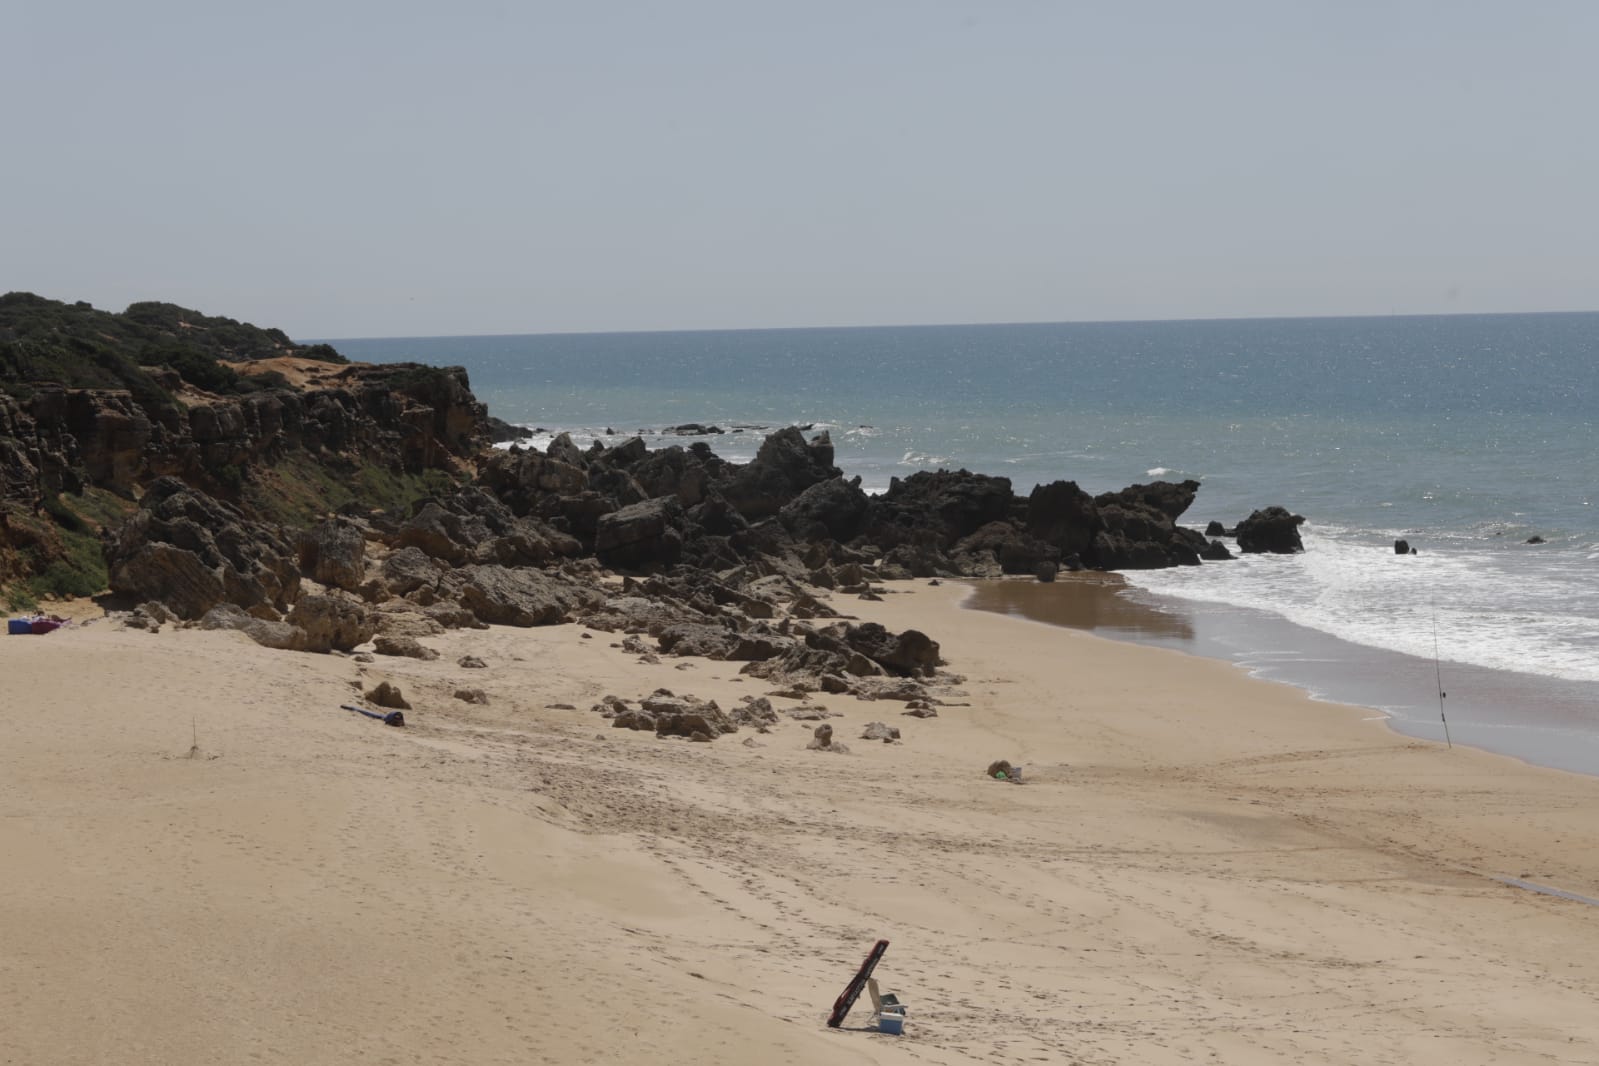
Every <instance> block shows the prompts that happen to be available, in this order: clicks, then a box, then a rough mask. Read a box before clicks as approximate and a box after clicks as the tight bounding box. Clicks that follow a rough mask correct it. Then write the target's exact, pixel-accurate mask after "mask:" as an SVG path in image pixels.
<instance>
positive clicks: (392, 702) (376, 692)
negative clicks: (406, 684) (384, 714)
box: [365, 681, 411, 711]
mask: <svg viewBox="0 0 1599 1066" xmlns="http://www.w3.org/2000/svg"><path fill="white" fill-rule="evenodd" d="M365 695H366V698H367V701H368V702H369V703H375V704H377V705H378V706H379V707H394V708H397V709H399V710H402V711H409V710H410V709H411V705H410V704H409V703H407V702H406V701H405V696H404V694H403V693H401V691H400V687H399V686H398V685H394V684H390V683H389V682H387V681H380V682H378V683H377V685H376V686H375V687H374V688H370V689H368V690H367V691H366V693H365Z"/></svg>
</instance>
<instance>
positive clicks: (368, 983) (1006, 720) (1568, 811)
mask: <svg viewBox="0 0 1599 1066" xmlns="http://www.w3.org/2000/svg"><path fill="white" fill-rule="evenodd" d="M890 588H891V592H890V594H888V595H887V596H886V597H885V598H884V600H883V601H882V602H863V601H858V600H856V599H854V598H853V597H845V596H841V595H836V594H835V595H834V596H833V597H832V599H833V603H834V605H835V606H836V607H837V608H838V609H839V610H841V611H843V612H845V613H846V614H852V615H858V616H859V617H860V618H861V619H862V620H867V621H877V622H880V623H882V624H883V625H885V626H887V627H889V628H890V629H894V630H898V629H903V628H907V627H916V628H921V629H923V630H924V631H925V632H927V633H929V634H930V635H931V636H933V637H934V639H936V640H938V641H940V643H941V645H942V650H943V656H944V658H945V660H946V661H947V664H948V665H947V671H948V672H949V674H950V675H951V676H949V677H946V678H945V679H944V681H943V683H941V685H940V686H939V687H938V689H937V692H938V694H939V697H940V699H941V700H942V704H941V706H940V707H939V716H938V717H936V718H932V719H928V720H925V721H923V720H917V719H914V718H907V717H904V716H902V715H901V713H900V712H901V710H902V709H903V708H902V705H901V704H898V703H896V702H894V701H891V700H881V699H880V700H856V699H854V698H851V697H846V696H818V697H817V699H818V700H819V701H821V702H824V703H826V704H827V705H828V706H829V708H830V710H831V711H833V712H837V715H838V716H837V717H833V718H832V719H830V724H832V725H833V726H834V727H835V729H836V730H837V735H838V737H839V738H840V739H843V740H845V741H846V742H847V743H848V744H849V745H850V748H851V752H850V753H849V754H848V755H832V754H827V753H820V752H813V751H807V750H805V742H806V741H807V740H808V739H809V738H810V735H811V730H812V727H813V726H814V725H815V724H816V723H815V722H814V721H793V720H790V719H789V718H788V717H787V716H786V715H785V716H784V717H783V718H782V720H781V721H780V722H779V723H778V724H777V725H775V726H773V727H772V731H771V732H770V733H767V734H756V733H752V732H751V731H750V730H748V729H745V730H742V731H740V733H738V734H734V735H731V736H727V737H722V738H721V739H719V740H717V741H715V742H713V743H710V744H692V743H687V742H684V741H679V740H658V739H656V738H655V737H654V736H653V735H650V734H643V733H635V732H632V731H630V730H625V729H612V728H610V724H609V723H608V722H606V721H605V720H604V719H603V718H601V717H599V716H598V715H597V714H595V713H593V712H591V711H590V710H588V709H587V708H588V707H589V706H590V704H591V703H593V702H596V701H597V700H598V699H599V698H600V697H601V696H603V695H605V694H608V693H615V694H617V695H621V696H624V697H635V696H637V695H639V694H641V693H646V692H649V691H652V690H653V689H655V688H658V687H669V688H671V689H672V690H673V691H676V692H678V693H684V692H692V693H694V694H696V695H698V696H700V697H702V698H715V699H717V700H718V701H719V702H722V703H723V705H724V706H727V705H729V704H731V703H732V702H734V701H736V700H737V699H738V698H739V697H740V696H742V695H760V694H766V693H767V692H768V690H769V689H770V686H769V685H767V684H766V683H764V682H761V681H758V680H756V679H754V678H751V677H746V676H745V675H742V674H740V672H739V667H740V665H741V664H739V663H736V662H723V661H714V660H704V659H692V658H685V659H673V658H670V657H665V656H662V657H661V659H660V661H658V662H653V663H652V662H648V661H645V660H644V659H643V658H641V657H640V656H638V655H636V654H633V653H631V652H628V651H626V650H625V649H623V648H621V647H620V644H619V641H620V636H621V635H620V634H610V633H604V632H598V631H589V630H586V629H584V628H583V627H581V626H576V625H559V626H549V627H540V628H533V629H513V628H506V627H492V628H490V629H488V630H452V631H447V632H445V633H442V634H438V635H435V636H432V637H428V638H425V640H424V643H425V644H427V645H429V646H431V647H433V648H435V649H436V650H438V651H439V652H440V653H441V655H440V658H439V659H437V660H434V661H425V660H417V659H408V658H394V657H389V656H379V657H378V658H377V659H376V661H375V662H373V663H370V664H363V663H360V662H358V661H356V660H354V659H353V658H350V657H347V656H341V655H314V654H306V653H295V652H282V651H272V650H269V649H266V648H262V647H259V646H257V645H255V644H253V643H252V642H250V641H249V640H248V639H247V638H245V637H243V636H242V635H241V634H238V633H233V632H226V631H202V630H198V629H179V630H170V629H167V630H163V631H161V632H159V633H155V634H150V633H146V632H139V631H134V630H128V629H119V628H117V627H116V624H115V623H114V622H113V621H110V620H100V621H96V622H94V623H93V624H91V625H88V626H83V627H81V628H79V627H74V628H71V629H68V630H64V631H60V632H58V633H55V634H51V635H49V636H45V637H30V638H27V639H20V638H19V639H15V640H8V641H6V642H5V643H4V644H0V667H3V668H4V669H5V671H6V674H7V677H8V679H9V680H10V682H11V684H12V685H13V690H14V692H15V694H16V698H14V699H13V700H11V701H8V706H7V707H6V708H4V709H3V710H0V734H3V738H4V744H3V745H0V764H3V766H4V769H5V771H6V772H5V774H4V776H3V777H0V809H3V810H4V812H5V814H6V817H5V818H0V847H3V848H4V849H5V853H6V854H7V855H8V856H11V857H13V859H14V862H13V863H12V864H11V868H10V872H9V874H8V881H9V893H8V894H9V898H10V899H11V901H12V904H13V905H12V907H11V908H10V910H9V914H8V917H7V919H6V920H5V924H4V929H3V931H4V936H5V939H6V942H7V944H8V951H7V953H6V956H7V958H6V960H5V962H3V963H0V1000H3V1001H4V1002H5V1003H6V1005H7V1007H8V1016H9V1017H10V1018H11V1022H10V1023H9V1024H8V1026H7V1029H6V1032H4V1033H0V1052H3V1053H4V1054H5V1055H6V1056H10V1057H14V1058H16V1059H17V1060H18V1061H51V1062H56V1063H63V1064H75V1063H85V1064H86V1063H90V1062H100V1061H109V1060H113V1059H114V1060H115V1061H118V1062H123V1063H129V1064H139V1063H152V1064H153V1063H158V1062H159V1063H165V1064H172V1066H186V1064H191V1063H192V1064H199V1063H217V1062H243V1061H267V1062H296V1063H333V1062H348V1061H360V1060H366V1059H370V1060H373V1061H382V1060H383V1059H385V1058H396V1057H402V1058H403V1057H422V1058H427V1059H428V1060H430V1061H438V1062H462V1063H465V1062H472V1063H486V1062H507V1063H509V1062H519V1063H527V1062H540V1063H542V1062H550V1063H554V1062H574V1061H595V1062H602V1061H603V1062H619V1063H632V1062H639V1063H644V1062H665V1063H688V1062H695V1063H729V1064H731V1063H748V1062H751V1061H791V1062H797V1063H818V1064H821V1063H827V1064H835V1063H838V1062H854V1063H889V1064H897V1063H927V1064H938V1066H945V1064H949V1066H953V1064H956V1063H965V1062H970V1061H974V1060H978V1059H985V1060H986V1059H988V1058H990V1057H992V1056H994V1055H995V1054H1002V1055H1003V1056H1005V1057H1006V1058H1009V1059H1017V1060H1020V1061H1028V1060H1048V1061H1071V1062H1091V1063H1139V1064H1154V1066H1167V1064H1171V1066H1176V1064H1178V1063H1188V1062H1192V1061H1195V1060H1201V1061H1202V1060H1204V1059H1206V1058H1211V1059H1215V1060H1220V1061H1228V1062H1232V1063H1238V1064H1241V1066H1265V1064H1267V1063H1277V1062H1285V1061H1312V1062H1315V1061H1321V1062H1354V1061H1360V1062H1369V1063H1375V1064H1380V1066H1399V1064H1405V1066H1410V1064H1415V1063H1421V1064H1431V1063H1437V1064H1440V1066H1441V1064H1443V1063H1450V1064H1455V1063H1486V1062H1490V1061H1491V1062H1495V1063H1499V1064H1505V1063H1509V1064H1522V1063H1525V1064H1528V1066H1531V1064H1532V1063H1548V1062H1563V1063H1578V1062H1588V1061H1593V1060H1594V1059H1595V1058H1599V1025H1596V1024H1595V1023H1594V1021H1593V1017H1592V1002H1593V1000H1594V998H1595V996H1596V995H1599V953H1596V952H1595V951H1594V950H1593V948H1594V947H1595V946H1596V944H1599V937H1596V934H1595V933H1594V926H1593V912H1592V910H1591V907H1590V906H1589V904H1587V903H1585V902H1577V901H1576V900H1574V899H1571V898H1562V897H1558V896H1551V895H1547V894H1543V893H1542V892H1540V891H1538V890H1536V889H1534V890H1529V888H1528V887H1518V886H1517V885H1516V884H1515V883H1514V882H1518V881H1519V882H1526V883H1527V885H1528V886H1539V887H1541V888H1552V889H1557V890H1559V891H1561V892H1565V893H1568V894H1570V895H1571V896H1575V897H1587V898H1590V899H1591V898H1599V849H1595V848H1593V847H1584V846H1583V845H1584V844H1585V843H1591V842H1592V839H1593V817H1592V811H1593V810H1594V809H1595V807H1596V805H1599V781H1595V780H1594V779H1592V778H1588V777H1584V776H1580V775H1575V774H1564V773H1558V772H1551V771H1548V770H1544V769H1539V768H1535V767H1528V766H1525V765H1523V764H1521V763H1519V762H1516V761H1514V760H1511V759H1507V758H1503V757H1500V756H1496V755H1491V754H1487V753H1483V752H1477V751H1472V750H1457V751H1455V752H1453V753H1448V754H1447V757H1446V753H1445V752H1444V751H1443V750H1442V749H1440V748H1438V747H1436V746H1435V745H1432V744H1424V743H1418V742H1415V741H1412V740H1408V739H1406V738H1404V737H1402V736H1399V735H1396V734H1393V733H1392V732H1391V731H1388V730H1381V731H1378V730H1374V729H1373V728H1372V725H1373V724H1374V723H1371V722H1367V721H1363V720H1362V719H1363V717H1364V716H1365V714H1366V712H1364V711H1362V710H1361V709H1360V708H1356V707H1338V706H1336V705H1329V704H1326V703H1322V702H1317V701H1313V700H1311V699H1310V698H1309V697H1308V696H1306V695H1304V694H1303V693H1302V692H1299V691H1297V690H1294V689H1292V688H1289V687H1288V686H1286V685H1282V684H1270V683H1265V682H1262V681H1261V680H1259V679H1255V678H1250V677H1248V676H1246V675H1244V674H1242V673H1241V672H1240V671H1238V670H1236V669H1234V668H1233V667H1232V666H1231V665H1229V664H1227V663H1224V662H1220V661H1216V660H1209V659H1203V658H1199V657H1196V656H1192V655H1186V654H1176V655H1174V654H1171V652H1170V651H1167V650H1163V649H1152V648H1147V647H1140V646H1137V645H1133V644H1128V643H1123V642H1118V641H1113V640H1109V639H1106V638H1103V637H1099V636H1095V635H1092V634H1088V633H1082V632H1073V631H1069V630H1063V629H1057V628H1052V627H1048V626H1042V625H1037V624H1034V623H1030V622H1026V621H1024V620H1022V619H1017V618H1011V617H1005V616H1002V615H997V614H991V613H987V612H981V611H975V610H968V609H964V608H962V607H961V606H960V599H961V598H962V597H963V596H964V595H965V592H966V590H965V589H964V588H963V587H962V586H959V585H956V584H953V583H946V584H944V585H943V586H942V587H928V586H927V585H925V584H924V583H913V582H898V583H894V584H892V585H891V586H890ZM585 634H586V636H585ZM466 654H471V655H475V656H478V657H480V658H481V659H483V660H484V661H485V662H486V663H487V666H486V667H485V668H482V669H463V668H461V667H460V666H459V665H458V664H457V659H458V658H459V657H461V656H462V655H466ZM87 664H93V669H92V670H91V669H86V668H85V666H86V665H87ZM956 676H958V677H959V680H956V679H955V677H956ZM379 679H384V680H391V681H393V682H394V683H395V684H398V685H400V686H402V687H403V689H404V691H405V693H406V694H407V697H408V698H409V699H410V700H411V701H412V703H413V706H414V710H413V711H409V712H407V727H406V728H405V729H403V730H395V729H388V728H385V727H384V726H382V725H380V724H378V723H374V722H370V721H368V720H366V719H364V718H361V717H359V716H356V715H352V714H348V713H345V712H343V711H341V710H339V709H338V708H339V705H340V703H341V702H347V701H348V700H349V699H350V698H351V693H352V691H353V690H352V683H355V684H360V685H368V684H371V683H373V682H375V681H376V680H379ZM462 684H471V685H474V686H479V687H481V688H482V689H483V690H484V691H485V692H486V694H487V696H488V700H489V702H488V703H486V704H468V703H465V702H462V701H461V700H459V699H455V698H452V695H451V693H452V692H453V690H454V689H455V688H456V687H457V686H459V685H462ZM769 698H770V699H771V700H772V702H773V703H774V704H775V705H777V706H778V707H779V708H780V710H786V709H788V708H792V707H794V706H796V701H794V700H791V699H784V698H781V697H777V696H769ZM563 705H568V706H563ZM869 721H883V722H887V723H889V724H891V725H895V726H898V727H899V728H901V730H902V733H903V739H902V741H901V742H900V743H896V744H883V743H879V742H866V741H862V740H859V739H857V737H858V735H859V733H860V731H861V728H862V727H863V726H864V725H865V724H866V723H867V722H869ZM191 738H195V739H191ZM746 741H749V742H753V743H751V744H748V745H746V743H745V742H746ZM191 744H192V745H193V747H192V748H191ZM996 758H1007V759H1010V760H1013V761H1017V762H1020V763H1022V764H1024V765H1025V767H1026V776H1025V782H1026V783H1025V784H1023V785H1021V786H1013V785H1006V784H1003V783H1000V782H995V781H991V780H988V779H986V778H985V777H984V776H983V773H982V769H983V767H984V766H985V765H986V764H987V763H988V762H989V761H991V760H993V759H996ZM1507 879H1508V880H1507ZM878 937H884V938H887V939H889V940H891V942H892V946H891V948H890V950H889V952H888V955H887V957H886V959H885V961H884V963H883V965H882V966H881V967H880V968H879V971H878V976H879V977H880V978H881V979H882V980H883V983H884V987H885V988H886V989H892V990H894V991H896V992H897V993H898V994H899V995H900V998H901V999H902V1000H904V1001H905V1002H906V1003H907V1004H908V1006H909V1019H908V1022H907V1024H906V1027H905V1032H906V1035H905V1036H904V1037H889V1036H884V1035H879V1034H876V1033H874V1032H871V1031H869V1027H868V1026H867V1015H868V1014H869V1010H868V1009H867V1008H863V1007H861V1006H857V1008H856V1011H857V1013H855V1014H852V1015H851V1016H850V1019H849V1020H848V1022H847V1023H846V1028H845V1029H843V1030H829V1029H827V1028H826V1027H825V1024H824V1020H825V1017H826V1015H827V1011H828V1007H829V1006H830V1005H831V1003H832V1000H833V998H834V997H835V996H836V995H837V994H838V991H839V989H840V988H842V986H843V984H844V982H845V981H846V980H847V978H848V976H849V974H850V973H851V972H852V971H853V969H854V968H855V966H857V965H858V964H859V962H860V958H861V957H862V956H863V955H864V954H865V952H866V950H867V948H869V947H870V945H871V942H872V941H873V940H874V939H876V938H878ZM85 1004H92V1005H93V1006H92V1009H88V1010H86V1009H85V1007H84V1005H85Z"/></svg>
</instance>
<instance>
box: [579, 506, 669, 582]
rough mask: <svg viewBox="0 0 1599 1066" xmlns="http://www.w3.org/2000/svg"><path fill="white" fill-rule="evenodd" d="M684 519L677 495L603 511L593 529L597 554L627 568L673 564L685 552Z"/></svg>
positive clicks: (609, 562)
mask: <svg viewBox="0 0 1599 1066" xmlns="http://www.w3.org/2000/svg"><path fill="white" fill-rule="evenodd" d="M683 522H684V515H683V505H682V504H681V503H679V502H678V499H677V497H676V496H659V497H656V498H655V499H652V500H644V501H642V502H639V503H632V504H628V505H627V506H625V507H622V508H619V509H618V510H615V511H612V512H610V513H609V514H605V515H601V516H600V518H599V520H598V522H597V523H596V525H595V529H594V555H595V558H597V559H599V561H600V562H602V563H604V564H605V565H607V566H614V567H620V568H622V569H628V570H639V569H645V568H658V567H666V566H671V565H672V564H673V563H675V562H677V561H678V559H679V558H680V557H681V556H682V554H683Z"/></svg>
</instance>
